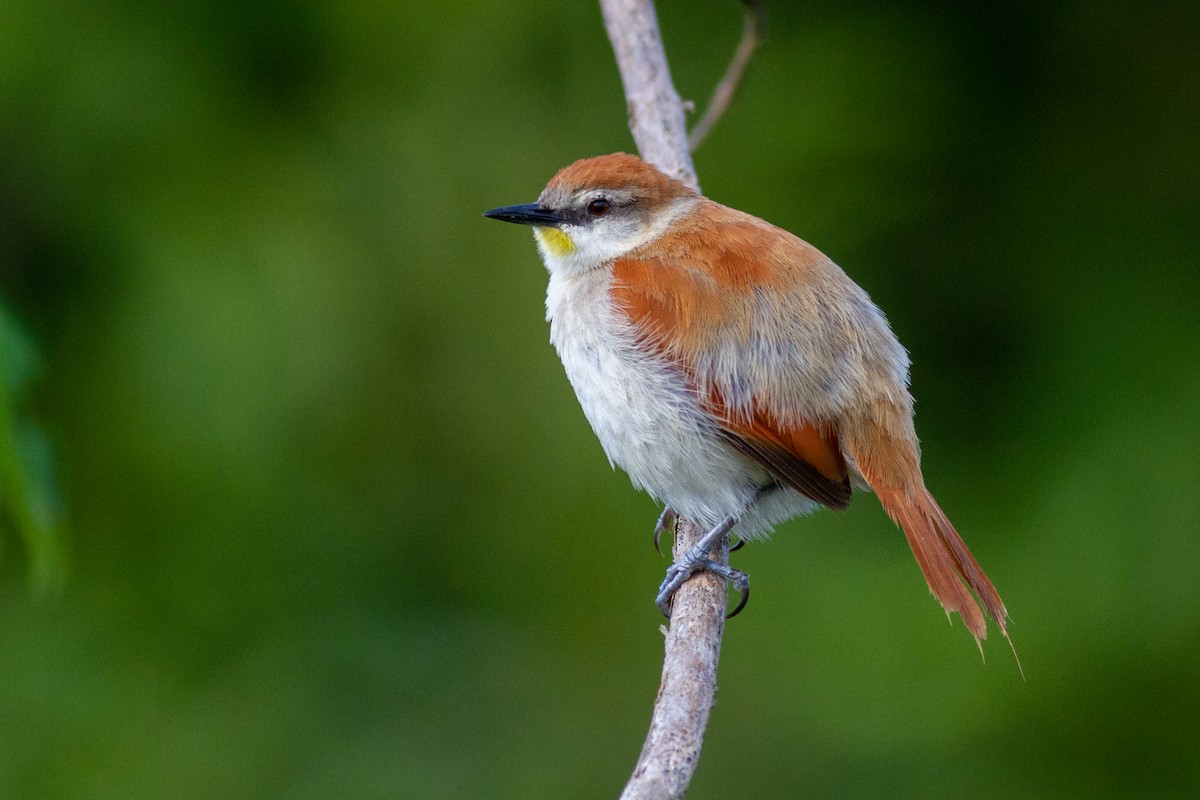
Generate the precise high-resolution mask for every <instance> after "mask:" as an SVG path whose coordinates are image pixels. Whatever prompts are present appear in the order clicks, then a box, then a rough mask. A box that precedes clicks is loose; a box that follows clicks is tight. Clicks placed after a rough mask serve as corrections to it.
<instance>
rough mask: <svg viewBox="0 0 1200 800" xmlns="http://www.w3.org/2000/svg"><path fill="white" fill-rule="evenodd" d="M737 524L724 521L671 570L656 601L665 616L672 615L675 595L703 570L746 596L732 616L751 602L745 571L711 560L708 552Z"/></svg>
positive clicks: (727, 519) (735, 519) (748, 581)
mask: <svg viewBox="0 0 1200 800" xmlns="http://www.w3.org/2000/svg"><path fill="white" fill-rule="evenodd" d="M735 522H737V518H736V517H726V518H725V520H724V521H722V522H721V523H720V524H718V525H716V526H715V527H713V529H712V530H710V531H709V532H708V533H706V534H704V536H702V537H701V538H700V541H698V542H696V544H695V545H693V546H692V547H691V548H690V549H689V550H688V551H687V552H686V553H684V554H683V555H682V556H680V557H679V558H678V559H677V560H676V561H675V563H673V564H672V565H671V566H669V567H667V576H666V578H664V579H663V582H662V585H661V586H659V587H658V596H657V597H656V598H655V601H654V602H655V603H656V604H657V605H658V610H659V611H661V612H662V613H663V616H666V617H668V618H669V617H670V616H671V598H672V597H673V596H674V594H675V592H676V591H677V590H678V589H679V587H680V586H682V585H683V584H684V583H685V582H686V581H687V579H688V578H690V577H692V575H693V574H695V573H697V572H700V571H702V570H708V571H709V572H712V573H713V574H715V575H720V576H721V577H723V578H725V579H726V580H728V581H730V582H731V583H733V585H734V586H735V587H736V588H737V589H738V590H739V591H740V592H741V593H742V598H741V600H740V601H739V602H738V604H737V608H735V609H734V610H733V613H731V614H729V616H731V617H732V616H733V615H734V614H737V613H738V612H739V611H741V610H742V609H743V608H744V607H745V605H746V601H747V600H749V599H750V578H749V576H747V575H746V573H744V572H740V571H739V570H736V569H733V568H732V567H729V566H726V565H725V564H718V563H717V562H715V561H713V560H712V559H710V558H709V557H708V553H709V551H710V550H712V549H713V547H714V546H715V545H716V544H717V542H719V541H721V540H722V539H723V538H724V537H725V536H727V535H728V534H729V531H730V529H731V528H733V525H734V523H735Z"/></svg>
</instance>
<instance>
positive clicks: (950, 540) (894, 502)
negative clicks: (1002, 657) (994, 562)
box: [876, 484, 1011, 642]
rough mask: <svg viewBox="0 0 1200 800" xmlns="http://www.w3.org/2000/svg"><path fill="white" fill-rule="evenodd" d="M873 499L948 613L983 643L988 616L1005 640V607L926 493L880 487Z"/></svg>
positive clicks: (935, 503) (923, 490)
mask: <svg viewBox="0 0 1200 800" xmlns="http://www.w3.org/2000/svg"><path fill="white" fill-rule="evenodd" d="M876 494H877V495H878V496H879V500H880V502H881V503H882V504H883V507H884V510H886V511H887V513H888V515H889V516H890V517H891V518H892V520H893V521H894V522H896V523H897V524H898V525H899V526H900V527H901V528H902V529H903V530H904V535H905V537H906V538H907V539H908V545H909V547H910V548H912V552H913V555H914V556H915V557H916V559H917V564H918V565H920V567H921V572H923V573H924V574H925V582H926V583H928V584H929V590H930V591H931V592H933V596H934V597H936V598H937V599H938V602H940V603H941V604H942V607H943V608H944V609H946V613H947V614H949V613H951V612H958V614H959V615H960V616H961V617H962V619H963V622H964V623H965V624H966V626H967V630H969V631H970V632H971V634H972V635H973V636H974V637H975V640H976V641H977V642H978V641H979V640H981V639H986V638H987V621H986V620H985V618H984V612H985V611H986V613H987V616H990V617H991V618H992V619H993V620H995V622H996V624H997V625H998V626H999V628H1000V633H1002V634H1003V635H1004V638H1006V639H1007V638H1008V627H1007V625H1006V623H1005V619H1006V617H1007V616H1008V612H1007V611H1006V610H1005V608H1004V602H1003V601H1002V600H1001V599H1000V595H999V593H998V592H997V591H996V587H994V586H993V585H992V582H991V581H990V580H989V579H988V576H987V575H986V574H984V571H983V569H982V568H981V567H980V566H979V564H978V562H976V561H975V558H974V556H972V555H971V551H970V550H968V549H967V545H966V544H965V543H964V542H963V540H962V537H960V536H959V535H958V532H957V531H956V530H954V526H953V525H951V524H950V520H948V519H947V518H946V515H945V514H944V513H943V512H942V509H941V508H940V507H938V504H937V501H936V500H934V499H933V496H932V495H931V494H930V493H929V491H928V490H927V489H926V488H925V487H924V486H921V485H919V484H918V486H916V487H914V488H911V489H907V490H906V489H900V488H895V489H893V488H881V487H880V488H876ZM968 587H969V588H970V591H968ZM972 592H974V596H972ZM1010 641H1011V640H1010Z"/></svg>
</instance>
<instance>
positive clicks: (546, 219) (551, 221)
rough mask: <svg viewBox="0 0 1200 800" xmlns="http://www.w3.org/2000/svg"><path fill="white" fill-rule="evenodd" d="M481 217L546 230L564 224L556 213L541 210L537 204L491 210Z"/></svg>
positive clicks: (545, 209) (544, 209)
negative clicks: (544, 228)
mask: <svg viewBox="0 0 1200 800" xmlns="http://www.w3.org/2000/svg"><path fill="white" fill-rule="evenodd" d="M483 215H484V216H485V217H491V218H492V219H498V220H500V221H501V222H515V223H517V224H518V225H541V226H543V227H547V228H548V227H553V226H555V225H561V224H562V223H563V222H566V220H565V219H563V218H562V216H561V215H560V214H559V213H558V212H557V211H551V210H550V209H548V208H543V207H542V206H540V205H538V204H537V203H529V204H527V205H523V206H504V207H503V208H493V209H492V210H491V211H485V212H483Z"/></svg>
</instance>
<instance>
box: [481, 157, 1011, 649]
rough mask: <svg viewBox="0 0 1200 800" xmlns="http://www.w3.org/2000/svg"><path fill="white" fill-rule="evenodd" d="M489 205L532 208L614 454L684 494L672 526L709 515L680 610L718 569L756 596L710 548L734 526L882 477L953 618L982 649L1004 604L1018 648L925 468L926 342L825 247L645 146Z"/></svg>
mask: <svg viewBox="0 0 1200 800" xmlns="http://www.w3.org/2000/svg"><path fill="white" fill-rule="evenodd" d="M484 216H486V217H489V218H492V219H496V220H500V221H504V222H510V223H517V224H522V225H528V226H532V228H533V234H534V238H535V240H536V244H537V249H538V251H539V252H540V254H541V257H542V260H543V261H544V263H545V266H546V269H547V271H548V272H549V283H548V286H547V291H546V318H547V320H548V321H549V323H550V340H551V342H552V343H553V345H554V347H555V349H556V350H557V352H558V355H559V357H560V359H561V360H562V363H563V367H564V368H565V370H566V374H567V377H568V379H569V380H570V383H571V385H572V387H573V388H574V390H575V394H576V396H577V397H578V400H579V403H580V405H581V406H582V408H583V413H584V415H585V416H586V417H587V420H588V422H589V423H590V424H591V427H592V429H593V430H594V431H595V434H596V436H597V438H598V439H599V440H600V444H601V446H602V447H603V449H604V452H605V454H606V455H607V456H608V459H609V461H610V463H611V464H613V465H615V466H617V467H620V468H621V469H622V470H624V471H625V472H626V473H627V474H628V475H629V477H630V479H631V480H632V482H633V484H634V485H635V486H636V487H638V488H640V489H643V490H645V491H647V492H648V493H649V494H650V495H651V496H652V497H654V498H655V499H656V500H657V501H659V502H660V503H663V504H664V511H663V515H662V517H660V519H659V522H658V525H657V526H656V529H655V539H656V542H657V537H658V534H659V533H660V532H661V530H662V529H663V528H664V526H666V525H668V524H670V523H671V522H672V521H673V520H674V519H676V518H684V519H688V520H691V521H693V522H695V523H697V524H699V525H702V526H704V528H705V530H706V531H707V533H706V534H705V535H704V537H703V538H702V539H701V541H700V544H698V545H696V546H695V547H693V548H691V550H690V551H689V552H688V553H686V554H685V555H684V556H682V557H681V558H679V559H677V560H676V562H675V563H673V564H672V566H671V567H670V568H669V569H668V571H667V578H666V579H665V580H664V581H663V585H662V586H661V587H660V591H659V594H658V596H657V598H656V599H657V602H658V605H659V607H660V609H662V610H663V612H664V613H665V614H667V615H668V616H669V615H670V598H671V596H672V595H673V593H674V591H675V590H676V589H677V588H678V587H679V586H680V585H682V583H683V582H685V581H686V580H687V579H688V578H689V577H690V576H691V575H692V574H693V573H695V572H697V571H700V570H704V569H710V570H713V571H716V572H717V573H718V574H722V575H724V576H725V577H726V578H729V579H731V580H733V581H734V582H735V584H737V585H738V586H739V588H742V589H743V598H742V604H744V603H745V598H746V595H747V593H748V587H749V583H748V579H747V578H746V577H745V575H744V573H741V572H739V571H737V570H733V569H731V568H729V567H723V566H722V565H719V564H716V563H715V562H712V561H711V560H710V559H709V556H708V551H709V549H710V548H711V547H712V546H714V545H715V544H717V543H718V542H719V541H722V540H723V538H724V537H726V536H727V535H729V534H730V533H731V532H736V534H737V535H738V536H739V537H740V538H741V539H742V540H748V539H750V540H752V539H757V538H764V537H766V536H767V535H768V534H769V533H770V532H771V530H772V528H773V527H774V526H775V525H777V524H778V523H780V522H782V521H784V520H787V519H789V518H792V517H796V516H799V515H803V514H807V513H809V512H811V511H813V510H814V509H816V508H818V507H827V508H830V509H835V510H840V509H845V508H846V507H847V506H848V505H849V504H850V498H851V495H852V493H853V491H854V490H869V491H871V492H873V493H874V494H875V495H876V497H878V499H879V502H880V504H881V505H882V506H883V509H884V510H885V511H886V512H887V514H888V515H889V516H890V517H891V519H892V521H893V522H894V523H896V524H897V525H898V526H899V527H900V528H901V529H902V530H903V532H904V535H905V537H906V538H907V541H908V544H909V546H910V548H911V550H912V553H913V555H914V556H915V557H916V561H917V564H918V566H919V567H920V569H921V571H922V573H923V574H924V577H925V580H926V582H927V584H928V587H929V590H930V591H931V592H932V594H933V595H934V597H935V598H936V599H937V600H938V601H939V602H940V603H941V605H942V607H943V608H944V610H945V612H946V615H947V617H950V615H951V614H952V613H957V614H959V615H960V617H961V619H962V620H963V622H964V624H965V626H966V628H967V630H968V631H969V632H970V633H971V635H972V636H973V637H974V638H975V642H976V644H977V645H978V646H979V647H980V650H981V651H982V643H981V640H982V639H984V638H986V636H987V621H986V617H990V618H991V619H992V620H993V621H994V622H995V623H996V625H997V626H998V627H999V629H1000V632H1001V633H1002V634H1003V635H1004V637H1005V638H1006V639H1008V641H1009V644H1010V646H1011V644H1012V641H1011V638H1009V634H1008V628H1007V617H1008V612H1007V610H1006V608H1005V605H1004V603H1003V601H1002V600H1001V598H1000V595H999V594H998V593H997V591H996V589H995V587H994V586H993V584H992V582H991V580H990V579H989V578H988V576H987V575H986V574H985V573H984V571H983V569H982V568H981V567H980V566H979V564H978V562H976V560H975V558H974V556H972V554H971V552H970V550H968V549H967V546H966V544H965V543H964V542H963V540H962V538H961V537H960V536H959V534H958V532H957V531H956V530H955V528H954V526H953V525H952V524H951V522H950V520H949V519H948V518H947V516H946V514H945V513H943V511H942V509H941V507H940V506H939V505H938V503H937V501H936V500H935V499H934V497H933V495H932V494H931V493H930V492H929V490H928V489H927V488H926V486H925V481H924V478H923V476H922V472H921V452H920V447H919V444H918V440H917V434H916V430H915V427H914V423H913V398H912V395H911V393H910V391H909V357H908V353H907V351H906V350H905V349H904V347H903V346H901V344H900V342H899V341H898V340H897V338H896V336H895V334H893V332H892V330H891V327H890V325H889V324H888V321H887V319H886V318H885V316H884V314H883V313H882V312H881V311H880V310H879V308H878V307H877V306H876V305H875V304H874V303H873V302H872V301H871V299H870V297H868V295H867V293H866V292H865V291H864V290H863V289H862V288H860V287H859V286H858V285H857V284H856V283H855V282H854V281H853V280H852V279H851V278H850V277H849V276H847V275H846V273H845V272H843V271H842V269H841V268H840V267H838V266H837V265H836V264H835V263H834V262H833V261H832V260H830V259H829V258H828V257H827V256H825V255H824V254H823V253H822V252H821V251H819V250H818V249H817V248H815V247H813V246H812V245H810V244H809V243H807V242H805V241H804V240H802V239H800V238H799V237H797V236H795V235H793V234H792V233H789V232H788V231H786V230H784V229H782V228H779V227H776V226H775V225H772V224H770V223H768V222H766V221H764V220H762V219H760V218H758V217H756V216H753V215H751V214H748V213H745V212H742V211H738V210H736V209H733V208H729V207H727V206H724V205H721V204H720V203H717V202H715V201H713V200H710V199H709V198H707V197H705V196H703V195H701V194H700V193H698V192H697V191H695V190H694V189H692V188H690V187H688V186H686V185H685V184H683V183H682V182H680V181H678V180H675V179H674V178H671V177H669V176H668V175H666V174H664V173H663V172H661V171H660V170H658V169H657V168H656V167H654V166H652V165H651V164H649V163H647V162H645V161H643V160H642V159H641V158H639V157H637V156H634V155H629V154H626V153H613V154H611V155H602V156H597V157H592V158H585V159H581V160H579V161H576V162H574V163H572V164H570V165H568V166H566V167H564V168H563V169H561V170H559V171H558V173H557V174H555V175H554V177H553V178H551V180H550V182H549V183H548V184H547V185H546V187H545V189H544V190H543V191H542V193H541V195H540V196H539V197H538V199H537V202H535V203H528V204H522V205H512V206H504V207H500V208H494V209H491V210H489V211H486V212H484ZM739 610H740V606H739ZM951 619H953V618H952V617H951ZM1014 655H1015V650H1014Z"/></svg>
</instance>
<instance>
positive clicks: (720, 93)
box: [688, 0, 766, 153]
mask: <svg viewBox="0 0 1200 800" xmlns="http://www.w3.org/2000/svg"><path fill="white" fill-rule="evenodd" d="M742 2H743V3H744V4H745V6H746V19H745V22H744V23H743V24H742V39H741V41H740V42H738V46H737V49H736V50H734V51H733V58H732V59H730V61H729V67H728V68H726V70H725V75H724V76H723V77H722V78H721V82H720V83H718V84H717V86H716V88H715V89H713V94H712V97H711V98H709V101H708V107H707V108H705V109H704V115H703V116H702V117H700V119H699V120H698V121H697V122H696V125H695V127H693V128H692V132H691V133H689V134H688V148H689V149H690V150H691V151H692V152H693V153H694V152H696V150H697V148H699V147H700V143H701V142H703V141H704V139H705V137H707V136H708V134H709V132H710V131H712V129H713V126H715V125H716V124H717V120H719V119H720V118H721V117H722V116H723V115H724V114H725V112H726V111H727V110H728V109H729V106H730V104H731V103H733V98H734V97H736V96H737V92H738V89H740V88H741V86H742V79H743V78H744V77H745V75H746V67H747V66H749V65H750V59H751V57H753V56H754V51H755V50H756V49H758V46H759V44H761V43H762V38H763V29H764V28H765V27H766V12H765V11H764V9H763V6H762V4H761V3H760V2H758V0H742Z"/></svg>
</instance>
